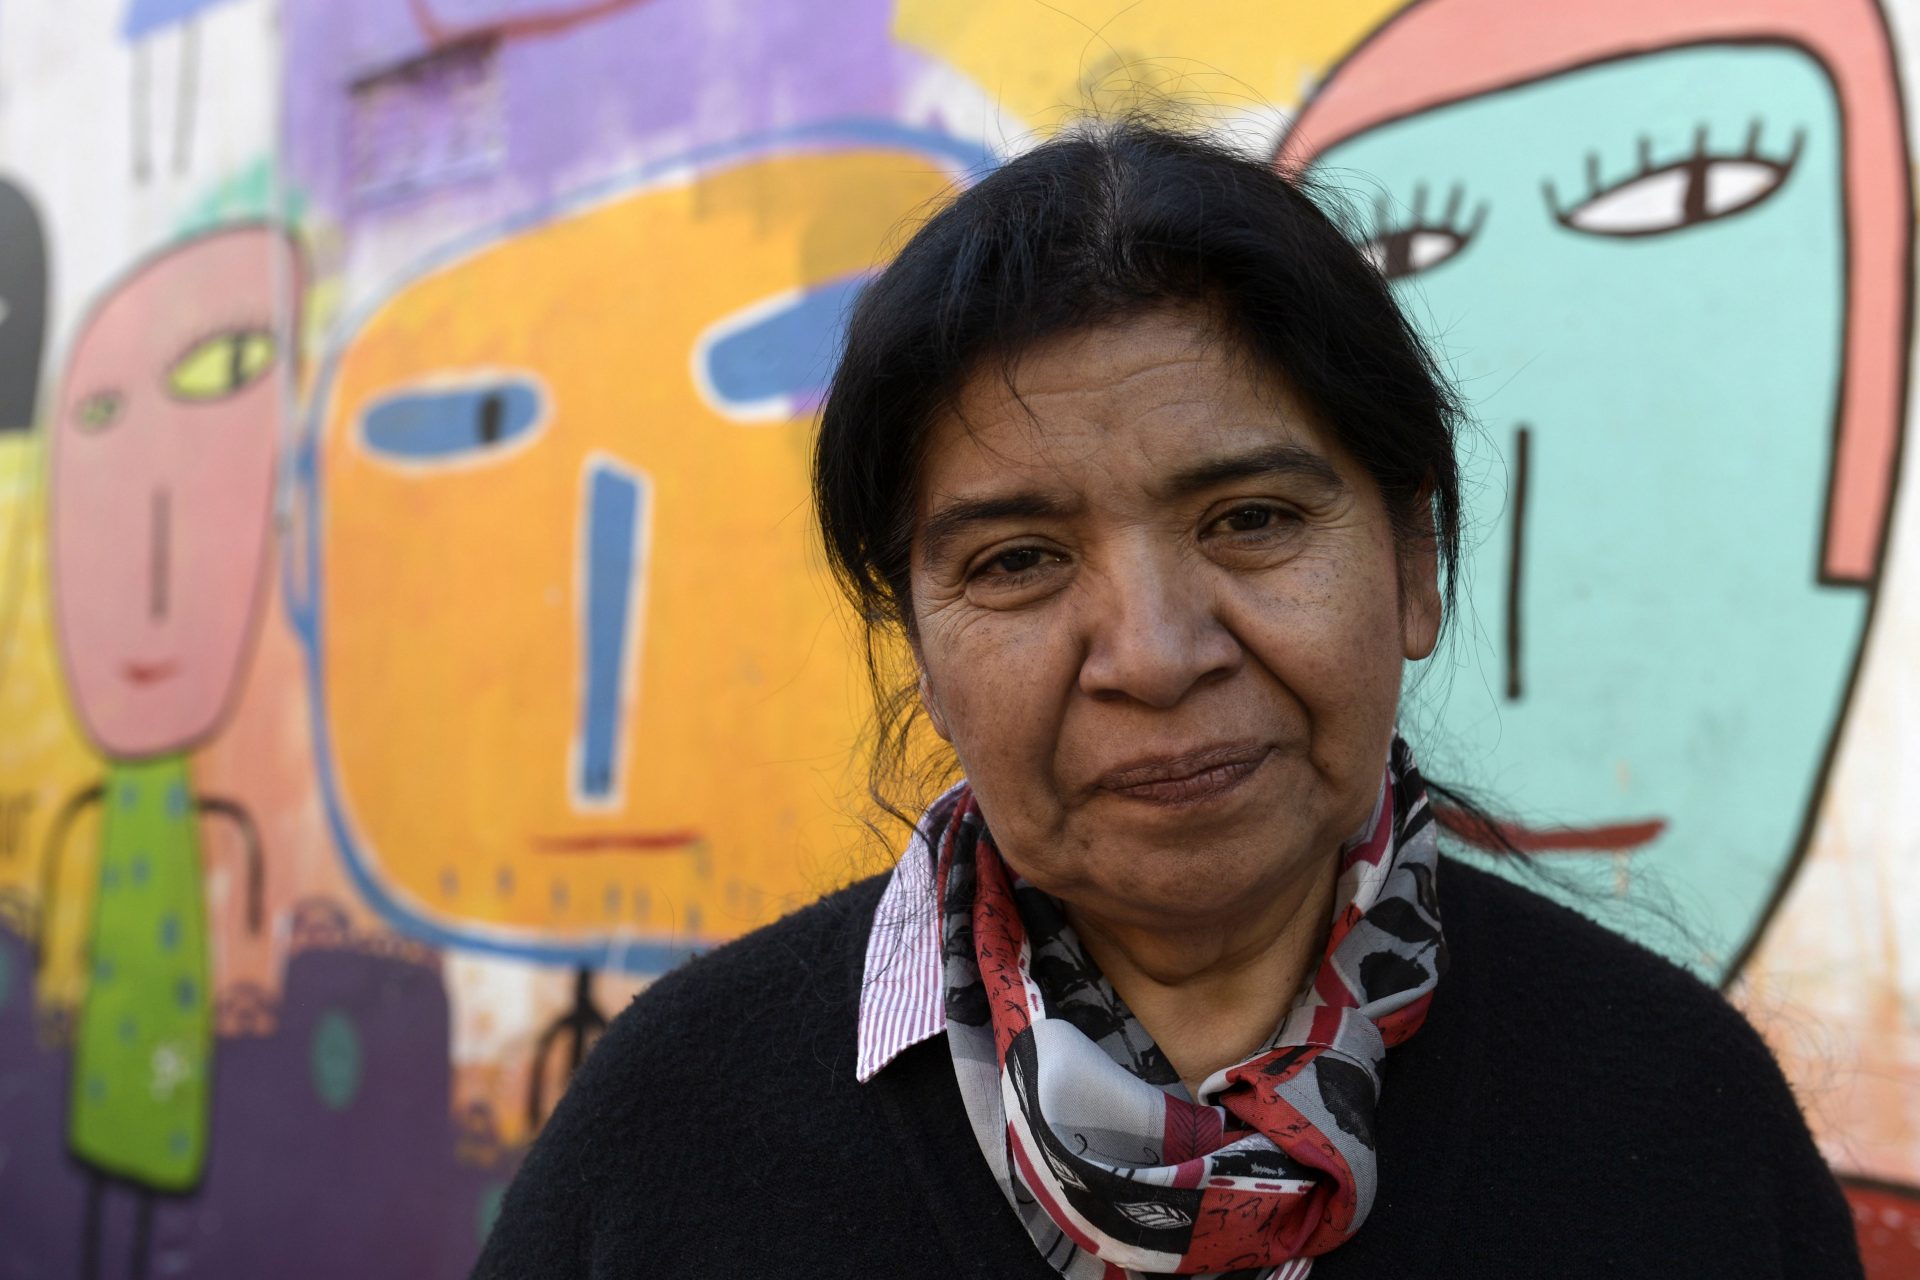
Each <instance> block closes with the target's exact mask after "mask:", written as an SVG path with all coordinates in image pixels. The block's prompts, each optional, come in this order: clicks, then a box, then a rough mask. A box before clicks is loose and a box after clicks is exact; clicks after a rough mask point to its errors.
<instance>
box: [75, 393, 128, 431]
mask: <svg viewBox="0 0 1920 1280" xmlns="http://www.w3.org/2000/svg"><path fill="white" fill-rule="evenodd" d="M125 403H126V401H125V400H124V399H123V398H122V397H121V395H120V393H119V392H118V391H96V392H94V393H93V394H92V395H90V396H88V397H87V398H86V399H85V400H82V401H81V402H80V407H79V408H77V409H75V410H74V417H75V419H77V420H78V422H79V424H80V429H81V430H82V431H104V430H106V429H107V428H108V427H110V426H112V425H113V424H114V423H116V422H118V421H120V408H121V406H122V405H124V404H125Z"/></svg>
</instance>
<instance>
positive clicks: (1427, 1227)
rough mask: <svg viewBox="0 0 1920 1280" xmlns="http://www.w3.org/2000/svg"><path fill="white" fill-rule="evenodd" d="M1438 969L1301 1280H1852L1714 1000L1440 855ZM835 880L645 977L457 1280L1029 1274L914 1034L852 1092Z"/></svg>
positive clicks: (1754, 1060) (857, 896) (1823, 1187)
mask: <svg viewBox="0 0 1920 1280" xmlns="http://www.w3.org/2000/svg"><path fill="white" fill-rule="evenodd" d="M1441 866H1442V871H1441V881H1440V884H1441V888H1440V896H1441V903H1442V909H1443V911H1444V914H1445V921H1446V931H1447V940H1448V945H1449V949H1450V951H1451V958H1452V965H1451V968H1450V969H1449V971H1448V972H1447V974H1446V976H1445V977H1444V978H1442V979H1441V981H1440V984H1439V987H1438V988H1437V990H1436V993H1435V996H1434V1001H1433V1006H1432V1009H1431V1011H1430V1012H1429V1014H1428V1016H1427V1020H1426V1023H1425V1025H1424V1026H1423V1027H1422V1028H1421V1029H1420V1032H1419V1033H1418V1034H1417V1035H1415V1036H1414V1037H1413V1039H1412V1040H1410V1041H1408V1042H1407V1043H1406V1044H1404V1045H1402V1046H1401V1047H1399V1048H1397V1049H1394V1050H1393V1051H1392V1052H1391V1053H1389V1054H1388V1055H1387V1064H1386V1070H1385V1078H1384V1084H1383V1086H1382V1096H1381V1103H1380V1111H1379V1114H1378V1117H1377V1120H1378V1142H1379V1160H1380V1184H1379V1194H1378V1198H1377V1199H1376V1201H1375V1203H1374V1206H1373V1213H1372V1216H1371V1217H1369V1218H1368V1220H1367V1222H1366V1224H1365V1225H1364V1226H1363V1227H1362V1228H1361V1229H1360V1231H1359V1233H1358V1234H1357V1235H1356V1236H1355V1237H1354V1238H1353V1239H1352V1240H1351V1241H1349V1242H1348V1243H1346V1244H1345V1245H1342V1246H1341V1247H1340V1248H1339V1249H1336V1250H1335V1251H1333V1252H1332V1253H1330V1254H1327V1255H1325V1256H1324V1257H1322V1258H1321V1259H1319V1260H1318V1261H1317V1262H1316V1263H1315V1265H1314V1268H1313V1275H1314V1280H1341V1278H1342V1277H1360V1276H1364V1277H1417V1278H1419V1280H1439V1278H1441V1277H1452V1276H1459V1277H1475V1278H1476V1280H1480V1278H1486V1277H1506V1276H1514V1277H1562V1276H1566V1277H1573V1276H1596V1277H1598V1276H1606V1277H1609V1278H1617V1277H1627V1276H1631V1277H1635V1278H1636V1280H1644V1278H1645V1277H1669V1276H1671V1277H1680V1278H1683V1280H1698V1278H1699V1277H1716V1276H1728V1277H1740V1278H1741V1280H1758V1278H1760V1277H1773V1276H1783V1277H1784V1276H1791V1277H1796V1280H1799V1278H1813V1277H1819V1278H1823V1280H1824V1278H1825V1277H1841V1276H1846V1277H1857V1276H1859V1275H1860V1274H1861V1272H1860V1263H1859V1260H1858V1257H1857V1255H1856V1253H1855V1245H1854V1236H1853V1228H1852V1223H1851V1221H1850V1218H1849V1215H1848V1211H1847V1206H1846V1203H1845V1201H1844V1200H1843V1198H1842V1196H1841V1193H1840V1190H1839V1188H1838V1186H1837V1185H1836V1184H1835V1182H1834V1179H1833V1177H1832V1175H1831V1174H1830V1173H1829V1172H1828V1170H1827V1168H1826V1166H1825V1164H1824V1163H1822V1161H1821V1158H1820V1155H1819V1153H1818V1151H1817V1150H1816V1149H1815V1147H1814V1145H1813V1141H1812V1139H1811V1138H1810V1137H1809V1136H1808V1133H1807V1128H1806V1125H1805V1123H1804V1122H1803V1121H1802V1119H1801V1117H1800V1112H1799V1110H1798V1108H1797V1107H1796V1105H1795V1103H1794V1099H1793V1095H1792V1093H1791V1092H1790V1091H1789V1090H1788V1087H1787V1084H1786V1082H1785V1080H1783V1079H1782V1078H1781V1075H1780V1071H1779V1068H1778V1067H1777V1066H1775V1064H1774V1062H1773V1059H1772V1057H1771V1056H1770V1055H1769V1054H1768V1052H1767V1049H1766V1047H1765V1045H1764V1044H1763V1043H1762V1042H1761V1040H1760V1039H1759V1037H1758V1036H1757V1035H1756V1034H1755V1033H1754V1031H1753V1030H1752V1028H1751V1027H1749V1026H1748V1024H1747V1022H1746V1021H1745V1020H1744V1019H1743V1018H1742V1017H1741V1016H1740V1014H1739V1013H1737V1012H1736V1011H1735V1010H1734V1009H1733V1008H1732V1007H1730V1006H1729V1005H1728V1004H1727V1003H1726V1002H1725V1001H1724V1000H1723V999H1722V998H1721V997H1720V995H1719V994H1718V993H1717V992H1715V991H1713V990H1712V989H1710V988H1709V987H1706V986H1704V985H1702V984H1701V983H1700V982H1699V981H1697V980H1696V979H1694V978H1693V977H1691V976H1690V975H1688V974H1686V973H1684V972H1683V971H1681V970H1680V969H1677V968H1675V967H1674V966H1672V965H1670V964H1668V963H1667V962H1666V961H1664V960H1661V959H1659V958H1657V957H1656V956H1654V955H1653V954H1652V953H1650V952H1648V951H1646V950H1644V949H1642V948H1641V947H1639V946H1636V945H1634V944H1633V943H1631V942H1628V941H1625V940H1624V939H1622V938H1620V937H1618V936H1617V935H1615V934H1613V933H1610V932H1608V931H1606V930H1604V929H1602V928H1600V927H1599V926H1597V925H1594V924H1591V923H1589V922H1587V921H1586V920H1585V919H1583V918H1581V917H1579V916H1577V915H1575V914H1574V913H1572V912H1570V911H1567V910H1565V909H1564V908H1561V907H1559V906H1556V905H1554V904H1553V903H1550V902H1548V901H1546V900H1545V899H1543V898H1541V897H1539V896H1537V895H1535V894H1532V893H1528V892H1527V891H1525V890H1523V889H1519V888H1516V887H1514V886H1513V885H1511V884H1509V883H1507V882H1505V881H1503V880H1500V879H1498V878H1496V877H1493V876H1490V875H1487V874H1485V873H1483V872H1480V871H1476V870H1474V869H1472V868H1470V867H1467V866H1465V865H1463V864H1461V863H1458V862H1452V861H1443V862H1442V864H1441ZM883 883H884V881H883V880H882V879H878V878H876V879H872V880H866V881H863V882H861V883H859V884H856V885H854V886H853V887H852V888H849V889H846V890H844V891H842V892H840V893H837V894H834V895H833V896H831V897H829V898H826V899H824V900H822V901H820V902H818V903H816V904H814V905H813V906H811V907H808V908H807V909H805V910H803V911H801V912H799V913H797V914H795V915H792V916H789V917H787V918H786V919H784V920H781V921H779V922H777V923H775V924H773V925H770V926H768V927H767V928H764V929H761V930H759V931H758V932H756V933H754V934H752V935H750V936H748V937H746V938H742V939H741V940H739V941H738V942H735V943H732V944H730V945H728V946H725V947H722V948H720V949H719V950H717V951H715V952H714V953H712V954H711V955H708V956H705V957H703V958H701V959H698V960H695V961H692V962H691V963H689V964H687V965H685V966H683V967H681V968H680V969H678V970H676V971H675V972H673V973H671V974H669V975H668V976H667V977H665V978H662V979H661V980H660V981H659V982H658V983H656V984H654V986H653V987H651V988H650V989H648V990H647V991H646V992H645V993H643V994H642V995H641V996H640V997H639V998H638V999H637V1000H635V1001H634V1003H633V1005H632V1006H631V1007H630V1008H628V1009H627V1011H626V1012H625V1013H624V1014H622V1015H621V1016H620V1017H619V1018H618V1019H616V1020H615V1022H614V1024H613V1026H612V1028H611V1029H610V1030H609V1031H608V1032H607V1034H606V1036H605V1037H604V1038H603V1039H602V1040H601V1042H600V1044H599V1046H598V1047H597V1048H596V1049H595V1050H594V1051H593V1052H592V1054H590V1055H589V1057H588V1060H587V1062H586V1064H585V1065H584V1066H583V1067H582V1068H581V1071H580V1074H579V1076H578V1077H577V1079H576V1080H575V1081H574V1084H573V1086H572V1087H571V1088H570V1089H569V1090H568V1091H567V1094H566V1096H565V1098H564V1099H562V1101H561V1104H560V1106H559V1108H558V1110H557V1111H556V1112H555V1113H554V1116H553V1118H552V1120H551V1121H550V1122H549V1123H548V1125H547V1127H546V1130H545V1132H544V1133H542V1134H541V1136H540V1139H539V1141H538V1142H536V1143H535V1144H534V1147H533V1149H532V1151H531V1152H530V1153H529V1154H528V1156H527V1160H526V1164H525V1165H524V1166H523V1167H522V1169H521V1171H520V1174H519V1177H518V1179H517V1180H516V1181H515V1182H514V1184H513V1187H512V1188H511V1190H510V1191H509V1192H508V1195H507V1197H506V1202H505V1205H504V1207H503V1209H502V1212H501V1215H500V1219H499V1223H498V1225H497V1226H496V1227H495V1228H494V1231H493V1235H492V1238H491V1239H490V1240H488V1242H487V1247H486V1250H485V1252H484V1253H483V1254H482V1256H481V1259H480V1263H479V1266H478V1268H477V1270H476V1271H475V1275H476V1276H480V1277H488V1278H492V1277H514V1278H516V1280H517V1278H519V1277H586V1276H593V1277H621V1278H623V1280H624V1278H626V1277H638V1276H712V1277H729V1278H732V1277H741V1278H743V1280H797V1278H801V1277H814V1276H819V1277H835V1278H836V1280H837V1278H840V1277H867V1276H927V1277H949V1276H953V1277H959V1276H971V1277H980V1278H981V1280H1011V1278H1031V1280H1047V1277H1049V1276H1054V1275H1055V1274H1056V1273H1055V1272H1054V1271H1053V1270H1052V1269H1051V1268H1050V1267H1048V1266H1047V1265H1046V1264H1045V1263H1043V1262H1042V1261H1041V1259H1040V1255H1039V1251H1038V1250H1037V1249H1036V1248H1035V1247H1034V1245H1033V1243H1032V1242H1031V1241H1030V1240H1029V1239H1028V1237H1027V1234H1026V1232H1025V1231H1024V1230H1023V1229H1022V1228H1021V1226H1020V1224H1019V1221H1018V1220H1017V1219H1016V1218H1015V1217H1014V1215H1013V1212H1012V1210H1011V1209H1009V1208H1008V1206H1007V1204H1006V1201H1005V1200H1004V1199H1003V1197H1002V1196H1001V1193H1000V1189H999V1188H998V1187H997V1186H996V1185H995V1184H994V1182H993V1180H992V1177H991V1175H990V1174H989V1173H988V1171H987V1165H986V1161H985V1159H984V1158H983V1157H982V1156H981V1154H980V1151H979V1149H978V1147H977V1146H976V1144H975V1142H974V1138H973V1132H972V1130H971V1129H970V1128H969V1127H968V1123H967V1118H966V1114H965V1112H964V1110H963V1108H962V1106H961V1103H960V1095H959V1091H958V1089H957V1088H956V1086H955V1084H954V1078H953V1068H952V1065H951V1062H950V1060H949V1058H948V1055H947V1046H946V1040H945V1038H944V1037H935V1038H934V1039H932V1040H930V1041H927V1042H926V1043H923V1044H921V1045H918V1046H916V1047H914V1048H912V1049H909V1050H907V1051H906V1052H905V1053H904V1054H902V1055H901V1056H900V1057H899V1058H897V1059H895V1061H894V1062H893V1063H892V1064H890V1065H889V1066H887V1067H886V1068H885V1069H883V1070H882V1071H881V1072H880V1073H879V1074H878V1075H877V1076H875V1077H874V1078H873V1080H871V1081H870V1082H868V1083H866V1084H859V1083H857V1082H856V1081H855V1080H854V1078H853V1068H854V1040H855V1026H856V1017H857V1013H858V1009H859V988H860V982H861V976H862V975H861V970H862V962H863V959H864V952H865V946H866V939H867V931H868V927H869V924H870V922H871V920H872V917H873V911H874V907H875V904H876V903H877V901H878V900H879V896H880V891H881V888H882V886H883Z"/></svg>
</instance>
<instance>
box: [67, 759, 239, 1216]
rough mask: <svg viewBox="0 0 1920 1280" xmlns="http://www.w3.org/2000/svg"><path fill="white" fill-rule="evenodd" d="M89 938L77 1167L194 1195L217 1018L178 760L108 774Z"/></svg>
mask: <svg viewBox="0 0 1920 1280" xmlns="http://www.w3.org/2000/svg"><path fill="white" fill-rule="evenodd" d="M88 936H89V945H90V948H91V949H90V951H89V956H88V959H89V961H90V964H91V968H90V972H89V974H88V978H87V995H86V1000H85V1003H84V1004H83V1005H82V1007H81V1011H80V1025H79V1035H78V1038H77V1040H76V1041H75V1044H74V1056H73V1088H72V1098H71V1108H70V1112H69V1116H70V1124H69V1135H68V1136H69V1141H70V1144H71V1146H72V1150H73V1154H74V1155H75V1156H77V1157H78V1158H80V1159H81V1160H83V1161H85V1162H86V1163H88V1164H90V1165H93V1166H94V1167H95V1168H98V1169H100V1170H101V1171H103V1172H106V1173H110V1174H113V1175H115V1176H117V1177H120V1178H125V1179H127V1180H129V1181H132V1182H136V1183H139V1184H141V1185H143V1186H147V1187H151V1188H153V1189H154V1190H156V1191H174V1192H177V1191H186V1190H190V1189H191V1188H192V1187H193V1186H194V1185H195V1184H196V1183H198V1182H199V1180H200V1173H201V1170H202V1168H203V1167H204V1165H205V1163H206V1154H207V1113H208V1106H209V1101H210V1097H211V1093H212V1058H213V1013H212V1007H211V991H210V987H211V979H212V969H211V965H210V962H209V956H208V949H207V920H206V898H205V893H204V889H203V887H202V883H201V870H200V834H199V825H198V818H197V814H196V806H195V805H194V802H193V792H192V789H191V788H190V786H189V785H188V781H187V762H186V758H185V757H184V756H165V757H161V758H158V759H154V760H147V761H141V762H138V763H133V764H116V765H113V766H111V768H110V771H109V773H108V775H107V785H106V796H105V814H104V817H103V819H102V835H101V849H100V866H99V871H98V883H97V887H96V891H95V897H94V910H93V921H92V930H91V932H90V934H89V935H88Z"/></svg>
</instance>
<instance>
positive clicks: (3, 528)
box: [0, 180, 47, 847]
mask: <svg viewBox="0 0 1920 1280" xmlns="http://www.w3.org/2000/svg"><path fill="white" fill-rule="evenodd" d="M46 335H47V244H46V236H45V233H44V232H43V231H42V229H41V226H40V215H39V213H38V211H37V210H35V209H34V207H33V202H32V201H31V200H29V199H28V198H27V195H26V193H25V192H23V191H21V190H20V188H19V187H17V186H15V185H14V184H13V183H10V182H7V181H5V180H0V680H5V679H6V676H7V652H8V645H9V642H10V640H11V638H12V636H13V627H14V620H15V618H16V617H17V615H18V614H19V611H20V604H21V601H20V593H21V591H22V589H23V587H24V585H25V577H26V567H25V565H23V564H22V563H21V559H22V557H23V556H24V554H25V551H26V528H25V524H26V521H27V519H28V518H29V517H28V511H27V503H26V500H25V498H26V489H27V473H28V468H29V467H30V465H31V461H32V460H31V459H30V458H29V456H28V455H27V453H26V444H27V435H28V433H29V432H30V431H32V429H33V427H34V425H35V423H36V422H37V421H38V414H39V399H40V355H41V351H42V349H43V348H44V346H45V345H46ZM4 842H5V836H4V833H0V847H5V843H4Z"/></svg>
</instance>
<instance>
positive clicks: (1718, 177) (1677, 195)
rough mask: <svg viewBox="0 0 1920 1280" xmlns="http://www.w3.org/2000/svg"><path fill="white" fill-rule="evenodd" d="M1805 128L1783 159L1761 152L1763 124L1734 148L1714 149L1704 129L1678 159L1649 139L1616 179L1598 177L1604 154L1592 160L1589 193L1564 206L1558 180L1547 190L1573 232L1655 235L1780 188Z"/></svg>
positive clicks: (1745, 205)
mask: <svg viewBox="0 0 1920 1280" xmlns="http://www.w3.org/2000/svg"><path fill="white" fill-rule="evenodd" d="M1804 138H1805V135H1804V134H1798V133H1797V134H1795V135H1794V138H1793V144H1792V146H1791V147H1789V148H1788V150H1787V153H1786V154H1785V155H1784V156H1781V157H1779V158H1778V159H1771V158H1768V157H1766V156H1763V155H1761V154H1759V150H1758V147H1759V130H1758V128H1757V126H1756V128H1755V130H1754V131H1753V132H1752V133H1750V134H1749V135H1748V139H1747V148H1746V150H1745V151H1743V152H1740V153H1738V154H1735V155H1715V154H1713V153H1711V152H1709V151H1708V150H1707V144H1706V135H1705V133H1704V132H1702V133H1700V134H1697V135H1696V137H1695V141H1694V152H1693V154H1692V155H1690V156H1687V157H1685V158H1684V159H1681V160H1677V161H1674V162H1673V163H1671V164H1665V165H1655V164H1653V163H1652V161H1651V159H1650V157H1649V154H1648V153H1649V151H1650V149H1651V148H1650V146H1649V144H1647V143H1645V142H1644V141H1643V142H1642V144H1641V159H1640V172H1638V173H1636V174H1634V175H1633V176H1631V177H1629V178H1626V179H1624V180H1622V181H1620V182H1616V183H1613V184H1612V185H1605V184H1603V183H1601V181H1600V180H1599V160H1598V157H1589V159H1588V162H1587V174H1588V176H1587V188H1588V190H1587V194H1586V196H1585V197H1583V198H1582V199H1580V200H1578V201H1576V202H1574V203H1573V204H1572V205H1571V206H1569V207H1567V208H1564V209H1563V208H1561V207H1560V204H1559V201H1558V199H1557V198H1556V196H1555V194H1554V190H1553V185H1552V184H1551V183H1548V184H1547V187H1546V194H1547V203H1548V206H1549V208H1551V209H1552V211H1553V216H1554V219H1555V220H1556V221H1557V222H1559V223H1560V225H1561V226H1563V227H1565V228H1567V229H1568V230H1569V231H1581V232H1585V233H1586V234H1587V235H1594V236H1619V237H1630V236H1655V235H1664V234H1666V233H1667V232H1670V231H1679V230H1682V229H1684V228H1686V227H1694V226H1699V225H1700V224H1701V223H1703V222H1714V221H1716V220H1718V219H1720V218H1726V217H1731V216H1732V215H1734V214H1736V213H1743V212H1745V211H1746V210H1748V209H1751V208H1753V206H1755V205H1757V204H1759V203H1760V202H1761V201H1763V200H1766V199H1767V198H1768V197H1770V196H1772V195H1773V193H1774V192H1776V191H1778V190H1779V189H1780V187H1781V185H1782V184H1784V183H1785V182H1786V180H1787V177H1788V175H1790V174H1791V173H1792V172H1793V166H1794V163H1795V162H1796V161H1797V160H1799V158H1800V147H1801V143H1802V142H1803V140H1804Z"/></svg>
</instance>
